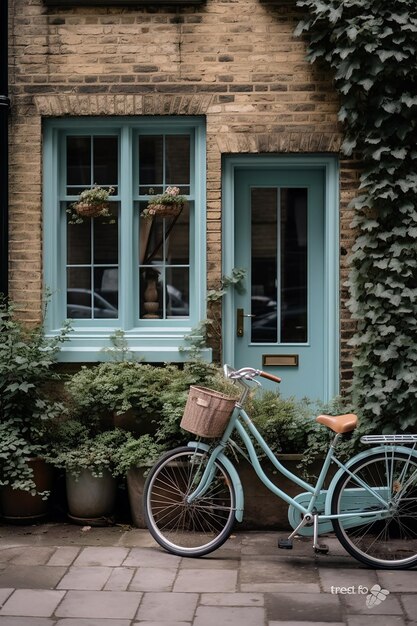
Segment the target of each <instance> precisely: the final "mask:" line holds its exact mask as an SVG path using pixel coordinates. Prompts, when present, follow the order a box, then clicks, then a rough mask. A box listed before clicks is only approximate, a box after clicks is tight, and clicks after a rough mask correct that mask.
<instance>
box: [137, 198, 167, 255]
mask: <svg viewBox="0 0 417 626" xmlns="http://www.w3.org/2000/svg"><path fill="white" fill-rule="evenodd" d="M145 207H146V203H141V211H142V210H143V209H144V208H145ZM163 254H164V219H163V218H162V217H153V218H145V217H141V218H140V220H139V263H140V264H141V265H153V264H155V263H160V262H162V260H163Z"/></svg>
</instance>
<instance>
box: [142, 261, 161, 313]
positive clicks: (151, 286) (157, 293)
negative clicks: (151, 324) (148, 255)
mask: <svg viewBox="0 0 417 626" xmlns="http://www.w3.org/2000/svg"><path fill="white" fill-rule="evenodd" d="M162 277H163V268H157V267H155V268H143V269H142V270H141V272H140V303H139V309H140V313H139V314H140V317H141V318H143V319H160V318H161V317H162V313H163V299H164V296H163V278H162Z"/></svg>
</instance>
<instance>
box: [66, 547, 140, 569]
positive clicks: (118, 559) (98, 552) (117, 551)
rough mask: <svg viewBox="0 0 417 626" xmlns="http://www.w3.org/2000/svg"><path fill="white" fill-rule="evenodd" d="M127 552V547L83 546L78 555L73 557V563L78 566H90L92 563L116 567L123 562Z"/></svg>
mask: <svg viewBox="0 0 417 626" xmlns="http://www.w3.org/2000/svg"><path fill="white" fill-rule="evenodd" d="M127 554H128V549H127V548H118V547H109V546H102V547H89V548H83V549H82V551H81V553H80V554H79V556H78V557H77V558H76V559H75V561H74V565H76V566H80V567H86V566H88V567H90V566H94V565H104V566H108V567H118V566H119V565H121V564H122V563H123V561H124V560H125V558H126V556H127Z"/></svg>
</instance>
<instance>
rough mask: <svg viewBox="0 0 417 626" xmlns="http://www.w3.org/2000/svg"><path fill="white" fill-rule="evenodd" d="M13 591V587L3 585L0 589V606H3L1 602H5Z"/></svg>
mask: <svg viewBox="0 0 417 626" xmlns="http://www.w3.org/2000/svg"><path fill="white" fill-rule="evenodd" d="M13 591H14V589H13V588H7V587H3V588H2V589H0V607H2V606H3V604H4V603H5V602H6V600H7V598H8V597H9V596H10V594H12V593H13Z"/></svg>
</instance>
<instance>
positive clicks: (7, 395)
mask: <svg viewBox="0 0 417 626" xmlns="http://www.w3.org/2000/svg"><path fill="white" fill-rule="evenodd" d="M67 332H68V326H65V328H64V330H63V331H62V332H61V333H60V334H59V335H57V336H56V337H54V338H52V339H49V338H46V337H45V335H44V333H43V329H42V326H37V327H36V328H34V329H32V330H29V329H27V328H25V327H24V326H23V325H22V324H21V323H19V321H18V320H17V319H16V315H15V310H14V307H13V305H12V304H10V303H9V304H8V303H6V301H5V300H4V299H1V300H0V338H1V341H0V487H1V489H0V501H1V508H2V515H3V517H6V518H7V519H9V520H20V519H22V518H38V517H42V516H44V515H46V513H47V510H48V506H47V505H48V503H47V498H48V495H49V492H50V489H51V484H52V473H51V468H49V467H47V465H46V464H45V462H44V461H43V457H44V456H45V455H46V454H47V452H48V448H49V430H50V427H51V423H52V422H53V420H54V419H55V418H56V417H57V416H58V415H61V414H63V413H64V412H65V410H66V409H65V407H64V405H63V404H62V402H59V401H58V400H56V399H54V398H53V395H52V393H51V381H53V382H54V383H55V384H56V383H57V382H58V381H59V379H60V377H59V375H58V374H57V372H56V371H54V369H53V367H54V365H55V362H56V356H57V353H58V352H59V349H60V344H61V342H62V341H64V340H65V337H66V334H67Z"/></svg>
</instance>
